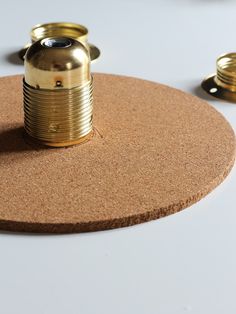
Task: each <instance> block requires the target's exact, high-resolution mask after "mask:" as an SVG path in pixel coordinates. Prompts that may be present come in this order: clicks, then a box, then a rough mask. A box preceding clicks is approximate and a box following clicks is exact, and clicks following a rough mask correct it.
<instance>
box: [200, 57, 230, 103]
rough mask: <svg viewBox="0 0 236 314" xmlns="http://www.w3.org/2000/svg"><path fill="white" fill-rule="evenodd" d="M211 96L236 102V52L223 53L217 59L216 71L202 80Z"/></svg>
mask: <svg viewBox="0 0 236 314" xmlns="http://www.w3.org/2000/svg"><path fill="white" fill-rule="evenodd" d="M202 88H203V89H204V90H205V91H206V92H207V93H208V94H210V95H211V96H214V97H216V98H220V99H223V100H226V101H229V102H233V103H236V53H235V52H232V53H227V54H224V55H221V56H220V57H219V58H218V59H217V61H216V73H215V74H212V75H210V76H208V77H207V78H205V79H204V80H203V82H202Z"/></svg>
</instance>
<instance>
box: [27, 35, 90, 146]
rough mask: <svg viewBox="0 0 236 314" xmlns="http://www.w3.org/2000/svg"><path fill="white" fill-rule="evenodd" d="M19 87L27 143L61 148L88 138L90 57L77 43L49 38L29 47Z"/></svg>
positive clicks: (70, 40) (67, 39)
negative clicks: (22, 87) (21, 96)
mask: <svg viewBox="0 0 236 314" xmlns="http://www.w3.org/2000/svg"><path fill="white" fill-rule="evenodd" d="M23 85H24V114H25V115H24V117H25V119H24V121H25V131H26V133H27V135H28V136H29V137H30V138H31V139H34V140H35V141H36V142H39V143H41V144H44V145H47V146H52V147H62V146H70V145H74V144H79V143H81V142H84V141H87V140H88V139H89V138H90V137H91V136H92V116H93V94H92V91H93V85H92V78H91V74H90V57H89V54H88V51H87V49H86V48H85V47H84V45H82V44H81V43H80V42H78V41H77V40H74V39H72V38H59V37H49V38H45V39H42V40H39V41H37V42H35V43H34V44H32V46H31V47H30V48H29V49H28V50H27V53H26V57H25V77H24V81H23Z"/></svg>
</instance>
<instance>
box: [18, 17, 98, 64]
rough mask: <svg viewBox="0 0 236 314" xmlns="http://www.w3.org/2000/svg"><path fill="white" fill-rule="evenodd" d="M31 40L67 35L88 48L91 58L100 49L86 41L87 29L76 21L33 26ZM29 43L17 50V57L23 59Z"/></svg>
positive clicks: (94, 57)
mask: <svg viewBox="0 0 236 314" xmlns="http://www.w3.org/2000/svg"><path fill="white" fill-rule="evenodd" d="M30 37H31V42H32V43H34V42H36V41H37V40H40V39H44V38H46V37H69V38H74V39H76V40H78V41H80V42H82V43H83V44H84V45H85V46H86V48H87V49H88V50H89V53H90V58H91V60H92V61H93V60H96V59H97V58H98V57H99V56H100V50H99V49H98V48H97V47H96V46H94V45H92V44H90V43H88V29H87V28H86V27H85V26H83V25H80V24H76V23H66V22H61V23H47V24H38V25H36V26H34V27H33V28H32V30H31V32H30ZM30 45H31V44H27V45H26V46H25V47H24V48H22V49H21V50H20V51H19V57H20V58H21V59H22V60H23V59H24V56H25V53H26V51H27V49H28V48H29V46H30Z"/></svg>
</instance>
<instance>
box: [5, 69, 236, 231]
mask: <svg viewBox="0 0 236 314" xmlns="http://www.w3.org/2000/svg"><path fill="white" fill-rule="evenodd" d="M0 111H1V115H0V229H2V230H10V231H25V232H45V233H70V232H85V231H97V230H105V229H112V228H118V227H124V226H129V225H133V224H138V223H142V222H145V221H149V220H152V219H157V218H160V217H164V216H167V215H170V214H173V213H175V212H178V211H179V210H181V209H183V208H186V207H188V206H190V205H191V204H193V203H195V202H197V201H198V200H200V199H201V198H202V197H204V196H205V195H206V194H208V193H209V192H210V191H211V190H212V189H214V188H215V187H216V186H217V185H218V184H220V183H221V182H222V181H223V179H224V178H225V177H226V176H227V174H228V173H229V171H230V169H231V168H232V166H233V163H234V158H235V135H234V132H233V130H232V128H231V126H230V125H229V123H228V122H227V121H226V120H225V119H224V118H223V116H222V115H221V114H220V113H218V112H217V111H216V110H215V109H214V108H213V107H211V106H210V105H208V104H207V103H206V102H204V101H202V100H200V99H198V98H196V97H194V96H191V95H188V94H185V93H183V92H181V91H179V90H176V89H173V88H170V87H167V86H164V85H160V84H157V83H154V82H149V81H144V80H140V79H136V78H129V77H122V76H115V75H107V74H94V127H95V132H94V136H93V138H92V139H91V140H90V141H89V142H87V143H84V144H81V145H78V146H74V147H69V148H58V149H55V148H51V149H50V148H44V147H40V146H37V145H31V144H29V143H27V142H26V141H25V140H24V136H23V107H22V77H21V76H12V77H4V78H1V79H0Z"/></svg>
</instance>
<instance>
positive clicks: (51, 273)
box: [0, 0, 236, 314]
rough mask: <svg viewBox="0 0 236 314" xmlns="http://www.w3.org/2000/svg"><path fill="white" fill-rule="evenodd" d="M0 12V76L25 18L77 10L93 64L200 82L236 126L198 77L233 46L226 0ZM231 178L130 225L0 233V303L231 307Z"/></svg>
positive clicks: (201, 311)
mask: <svg viewBox="0 0 236 314" xmlns="http://www.w3.org/2000/svg"><path fill="white" fill-rule="evenodd" d="M0 12H1V13H0V14H1V19H0V26H1V40H0V48H1V50H0V75H1V76H5V75H11V74H17V73H23V67H22V65H19V64H18V65H17V64H12V63H10V62H9V54H10V53H12V52H14V51H16V50H18V49H19V48H20V47H21V46H22V45H24V44H25V43H26V42H27V41H28V40H29V35H28V32H29V30H30V28H31V27H32V26H33V25H34V24H37V23H42V22H51V21H72V22H79V23H81V24H84V25H86V26H88V28H89V30H90V42H92V43H94V44H96V45H97V46H98V47H99V48H100V49H101V52H102V56H101V58H100V59H99V60H98V62H96V64H93V70H94V71H96V72H108V73H115V74H125V75H129V76H137V77H140V78H144V79H148V80H153V81H157V82H161V83H165V84H168V85H171V86H174V87H177V88H180V89H182V90H184V91H186V92H189V93H192V94H197V95H199V96H201V97H203V98H206V99H207V100H208V101H209V103H211V104H212V105H213V106H214V107H215V108H217V109H218V110H219V111H220V112H222V113H223V115H224V116H225V117H226V118H227V119H228V120H229V121H230V123H231V125H232V126H233V128H234V130H236V105H233V104H229V103H224V102H222V101H217V100H214V99H213V98H210V97H208V96H206V95H205V94H204V93H203V92H202V91H201V89H199V87H198V86H199V84H200V82H201V80H202V78H203V77H204V76H205V75H208V74H209V73H211V72H214V70H215V59H216V57H217V56H218V55H220V54H221V53H224V52H230V51H234V50H235V49H236V46H235V39H234V37H233V36H234V31H235V27H236V19H235V12H236V2H235V1H234V0H218V1H217V0H163V1H161V0H145V1H144V0H143V1H141V0H136V1H135V0H120V1H108V0H99V1H89V0H85V1H78V0H77V1H76V0H74V1H73V0H66V1H58V0H57V1H55V0H50V1H48V0H40V1H27V0H21V1H13V0H12V1H1V11H0ZM7 56H8V57H7ZM10 61H11V62H12V61H14V62H15V61H17V60H16V59H15V58H14V57H10ZM235 185H236V171H235V169H234V170H233V171H232V172H231V174H230V175H229V177H228V178H227V179H226V181H224V182H223V184H221V185H220V186H219V187H218V188H217V189H216V190H214V191H213V192H212V193H211V194H210V195H208V196H207V197H206V198H204V199H203V200H202V201H200V202H199V203H197V204H195V205H193V206H191V207H190V208H188V209H186V210H184V211H182V212H180V213H178V214H175V215H172V216H169V217H167V218H164V219H161V220H157V221H153V222H149V223H144V224H141V225H137V226H134V227H130V228H123V229H117V230H113V231H106V232H96V233H87V234H78V235H76V234H75V235H58V236H46V235H27V234H11V233H4V232H2V233H0V313H1V314H16V313H17V314H32V313H33V314H65V313H66V314H78V313H80V314H93V313H94V314H132V313H134V314H147V313H148V314H157V313H160V314H180V313H191V314H211V313H212V314H222V313H227V314H234V313H236V302H235V292H236V250H235V239H236V211H235V203H236V193H235ZM0 193H1V191H0Z"/></svg>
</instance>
